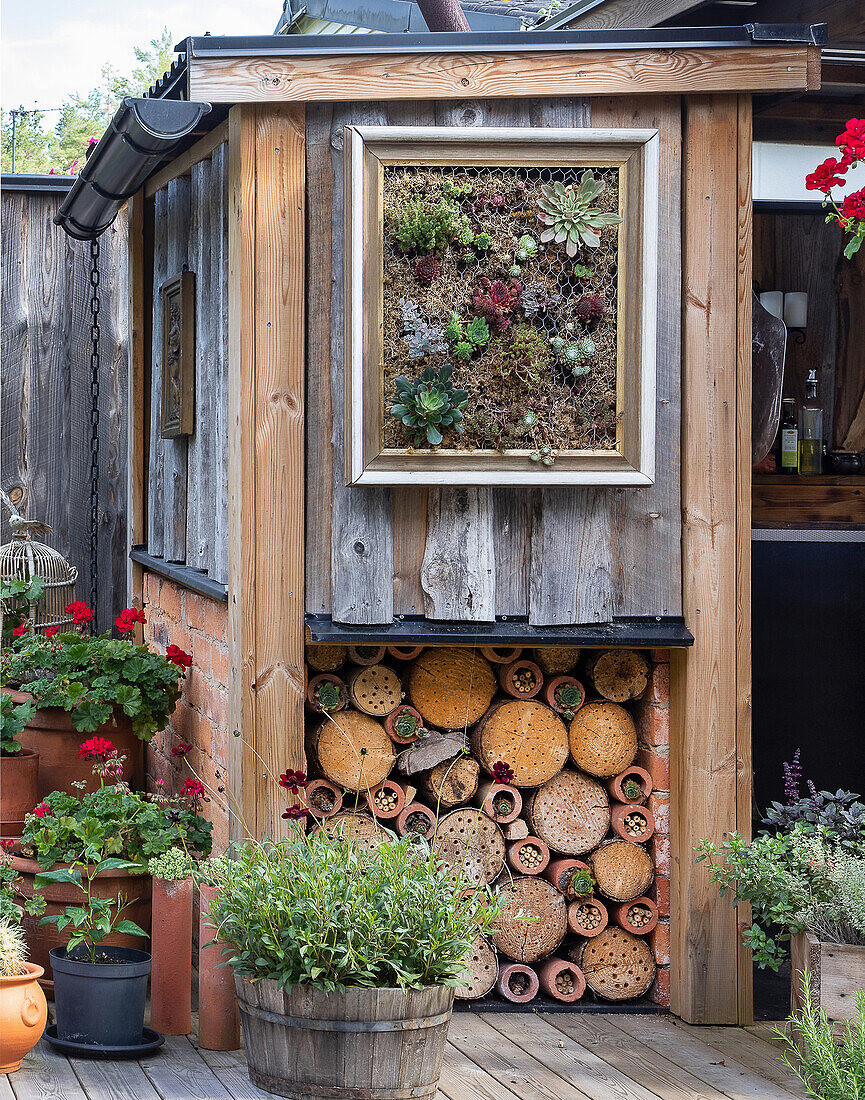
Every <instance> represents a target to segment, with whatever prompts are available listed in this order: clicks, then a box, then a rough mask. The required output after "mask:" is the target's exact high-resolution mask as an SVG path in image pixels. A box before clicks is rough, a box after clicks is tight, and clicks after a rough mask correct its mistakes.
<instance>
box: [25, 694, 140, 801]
mask: <svg viewBox="0 0 865 1100" xmlns="http://www.w3.org/2000/svg"><path fill="white" fill-rule="evenodd" d="M3 690H4V691H5V692H6V693H7V694H8V695H11V696H12V699H13V700H14V701H15V702H16V703H23V702H26V701H27V700H29V699H31V698H32V696H31V695H29V694H28V693H27V692H25V691H13V690H11V689H10V688H3ZM90 737H107V738H108V740H109V741H110V742H111V743H112V744H113V745H114V747H115V748H116V749H117V751H118V753H119V754H120V755H121V756H125V757H126V759H125V760H124V762H123V778H124V779H125V780H126V782H127V783H128V784H129V786H130V787H132V789H133V790H140V789H141V787H142V785H143V781H144V742H143V741H142V740H141V739H140V738H138V737H136V736H135V734H134V733H133V732H132V723H131V722H130V721H129V719H128V718H127V717H126V715H125V714H123V713H122V712H115V714H114V717H113V718H112V719H111V721H110V722H106V723H105V724H104V725H102V726H100V727H99V729H98V730H94V732H93V733H79V732H78V730H76V729H75V728H74V727H73V725H72V715H71V713H70V712H69V711H66V710H62V709H61V708H60V707H43V708H41V709H40V710H37V711H36V713H35V714H34V715H33V717H32V718H31V719H30V721H29V722H28V723H27V725H26V726H25V727H24V729H23V730H22V731H21V736H20V738H19V740H20V741H21V745H22V748H25V749H28V750H29V751H30V752H35V753H38V754H39V783H38V791H37V801H41V800H42V799H43V798H45V796H46V795H49V794H51V792H52V791H66V792H67V793H71V794H80V793H81V791H80V790H79V789H77V788H75V787H73V786H72V783H73V782H82V783H84V784H85V786H84V790H85V791H95V790H96V788H97V787H98V786H99V779H98V778H97V777H96V776H95V775H94V774H93V762H92V761H90V760H79V759H78V750H79V748H80V747H81V742H82V741H86V740H87V739H88V738H90Z"/></svg>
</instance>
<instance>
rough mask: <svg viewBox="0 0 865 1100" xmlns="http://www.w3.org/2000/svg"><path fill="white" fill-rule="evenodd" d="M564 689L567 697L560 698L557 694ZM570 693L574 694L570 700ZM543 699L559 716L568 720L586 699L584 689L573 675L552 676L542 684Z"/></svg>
mask: <svg viewBox="0 0 865 1100" xmlns="http://www.w3.org/2000/svg"><path fill="white" fill-rule="evenodd" d="M566 689H567V691H568V697H566V699H565V700H562V699H560V698H559V695H560V694H561V693H562V692H564V691H565V690H566ZM570 695H574V696H575V698H574V699H573V700H570V699H569V696H570ZM543 700H544V702H545V703H546V704H547V706H548V707H552V708H553V710H554V711H555V712H556V714H558V715H559V717H560V718H564V719H565V720H566V721H568V722H570V721H571V720H572V719H573V717H574V715H575V714H576V713H577V711H578V710H579V709H580V707H581V706H582V705H583V703H585V701H586V689H585V688H584V687H583V685H582V684H581V683H580V681H579V680H577V679H576V678H575V677H574V676H554V677H553V679H552V680H547V681H546V683H545V684H544V690H543Z"/></svg>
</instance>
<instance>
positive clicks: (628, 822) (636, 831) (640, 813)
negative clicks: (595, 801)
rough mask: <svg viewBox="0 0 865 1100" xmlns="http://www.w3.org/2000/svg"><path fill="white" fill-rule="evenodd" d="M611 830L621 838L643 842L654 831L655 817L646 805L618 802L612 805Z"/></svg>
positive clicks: (638, 842)
mask: <svg viewBox="0 0 865 1100" xmlns="http://www.w3.org/2000/svg"><path fill="white" fill-rule="evenodd" d="M610 825H611V827H612V829H613V832H614V833H616V834H617V835H618V836H620V837H621V838H622V840H633V841H635V842H636V843H637V844H644V843H645V842H646V841H647V840H648V839H649V838H650V837H651V836H654V833H655V818H654V816H653V814H652V811H651V810H650V809H649V807H648V806H640V805H637V804H636V803H633V802H620V803H618V805H616V806H613V812H612V816H611V820H610Z"/></svg>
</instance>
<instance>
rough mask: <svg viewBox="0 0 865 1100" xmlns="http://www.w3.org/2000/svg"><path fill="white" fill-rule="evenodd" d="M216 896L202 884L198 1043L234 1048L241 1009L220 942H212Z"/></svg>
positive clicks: (211, 1047) (204, 1046)
mask: <svg viewBox="0 0 865 1100" xmlns="http://www.w3.org/2000/svg"><path fill="white" fill-rule="evenodd" d="M215 897H216V890H215V888H214V887H213V886H202V887H201V905H200V914H201V915H200V922H199V926H198V1045H199V1046H200V1047H201V1048H202V1049H203V1050H237V1049H238V1048H239V1047H240V1046H241V1045H242V1044H241V1040H240V1012H239V1011H238V1008H237V993H236V992H235V989H234V971H233V970H232V969H231V967H230V966H223V965H222V963H224V962H225V959H226V957H225V956H224V955H223V954H222V945H221V944H218V943H213V942H212V941H213V936H214V930H213V928H212V927H211V926H210V903H211V902H212V901H213V899H214V898H215Z"/></svg>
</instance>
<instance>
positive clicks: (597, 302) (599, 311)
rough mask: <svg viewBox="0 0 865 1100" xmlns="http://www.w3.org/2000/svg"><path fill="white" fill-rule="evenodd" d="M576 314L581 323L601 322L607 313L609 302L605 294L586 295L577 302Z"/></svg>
mask: <svg viewBox="0 0 865 1100" xmlns="http://www.w3.org/2000/svg"><path fill="white" fill-rule="evenodd" d="M575 312H576V314H577V317H578V318H579V320H580V321H583V322H584V323H587V322H589V321H600V319H601V318H602V317H603V316H604V314H605V313H606V312H607V300H606V298H605V297H604V296H603V294H584V295H583V296H582V298H580V300H579V301H578V302H577V304H576V307H575Z"/></svg>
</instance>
